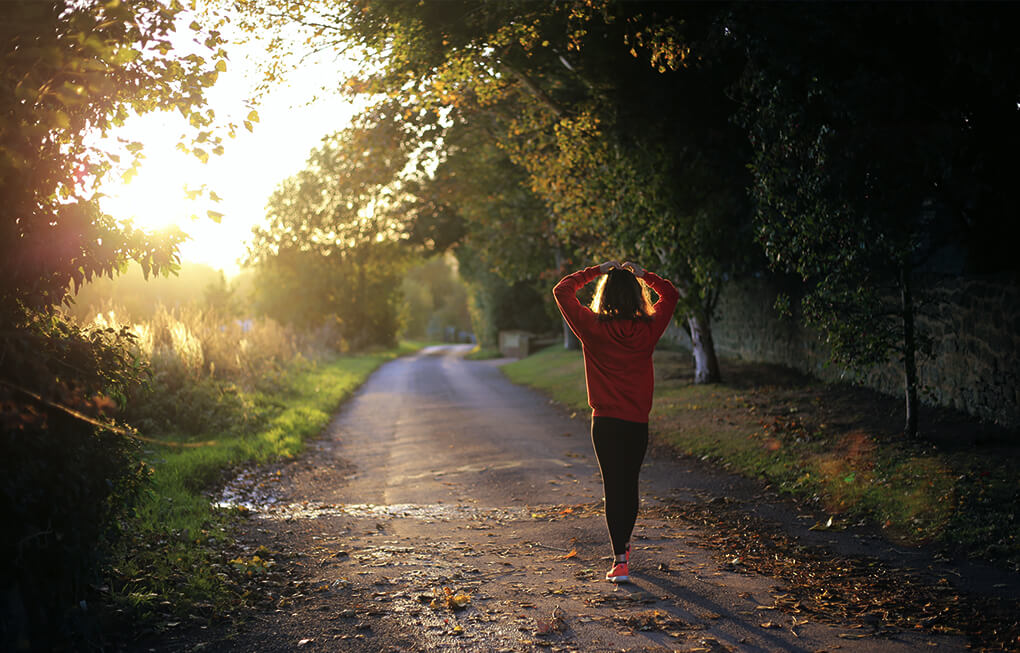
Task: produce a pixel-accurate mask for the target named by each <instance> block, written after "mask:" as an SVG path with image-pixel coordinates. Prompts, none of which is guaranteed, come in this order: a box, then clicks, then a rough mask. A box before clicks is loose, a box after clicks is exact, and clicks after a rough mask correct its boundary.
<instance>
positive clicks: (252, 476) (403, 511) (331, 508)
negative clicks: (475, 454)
mask: <svg viewBox="0 0 1020 653" xmlns="http://www.w3.org/2000/svg"><path fill="white" fill-rule="evenodd" d="M280 481H281V473H280V472H279V471H277V472H271V473H269V474H265V473H263V474H257V473H256V471H255V470H245V471H242V472H241V473H240V474H238V475H237V477H236V478H234V479H233V480H232V481H230V482H229V483H227V485H226V486H225V487H224V488H223V489H222V490H221V491H220V492H219V494H218V495H216V496H214V497H212V500H213V506H214V507H216V508H223V509H227V510H230V509H238V508H240V509H242V510H246V511H248V512H251V513H253V514H254V515H255V516H257V517H261V518H263V519H274V520H287V519H318V518H320V517H339V516H347V517H355V518H366V519H367V518H370V519H396V518H400V519H417V520H421V521H425V522H442V521H450V520H454V519H458V520H465V519H466V520H474V521H487V520H507V519H523V518H525V517H528V516H529V515H530V514H531V513H530V511H528V510H527V509H526V508H523V507H521V508H507V507H502V508H494V507H488V508H486V507H478V506H471V505H464V504H448V503H431V504H415V503H393V504H372V503H348V504H332V503H322V502H312V501H300V502H284V501H282V500H281V498H280V497H279V492H278V488H279V484H280Z"/></svg>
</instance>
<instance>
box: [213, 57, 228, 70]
mask: <svg viewBox="0 0 1020 653" xmlns="http://www.w3.org/2000/svg"><path fill="white" fill-rule="evenodd" d="M216 70H218V71H220V72H221V73H225V72H227V62H226V61H224V60H223V59H220V60H219V61H217V62H216Z"/></svg>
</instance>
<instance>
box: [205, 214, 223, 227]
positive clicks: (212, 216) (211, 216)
mask: <svg viewBox="0 0 1020 653" xmlns="http://www.w3.org/2000/svg"><path fill="white" fill-rule="evenodd" d="M205 214H206V215H207V216H209V219H210V220H212V221H213V222H215V223H216V224H219V223H220V220H222V219H223V214H222V213H220V212H219V211H206V212H205Z"/></svg>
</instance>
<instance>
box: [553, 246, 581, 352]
mask: <svg viewBox="0 0 1020 653" xmlns="http://www.w3.org/2000/svg"><path fill="white" fill-rule="evenodd" d="M556 269H557V270H558V271H559V272H560V274H563V252H561V251H560V248H559V247H557V248H556ZM560 322H561V323H562V325H563V348H564V349H569V350H573V351H576V350H578V349H580V348H581V341H580V340H578V339H577V336H575V335H574V332H573V331H571V330H570V327H569V326H568V325H567V321H566V320H564V319H563V318H562V317H561V318H560Z"/></svg>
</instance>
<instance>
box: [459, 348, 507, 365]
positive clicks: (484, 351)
mask: <svg viewBox="0 0 1020 653" xmlns="http://www.w3.org/2000/svg"><path fill="white" fill-rule="evenodd" d="M502 356H503V354H502V353H501V352H500V351H499V350H498V349H496V348H495V347H482V346H481V345H475V346H474V348H473V349H471V351H469V352H468V353H467V355H466V356H464V358H466V359H467V360H469V361H484V360H491V359H493V358H501V357H502Z"/></svg>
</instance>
